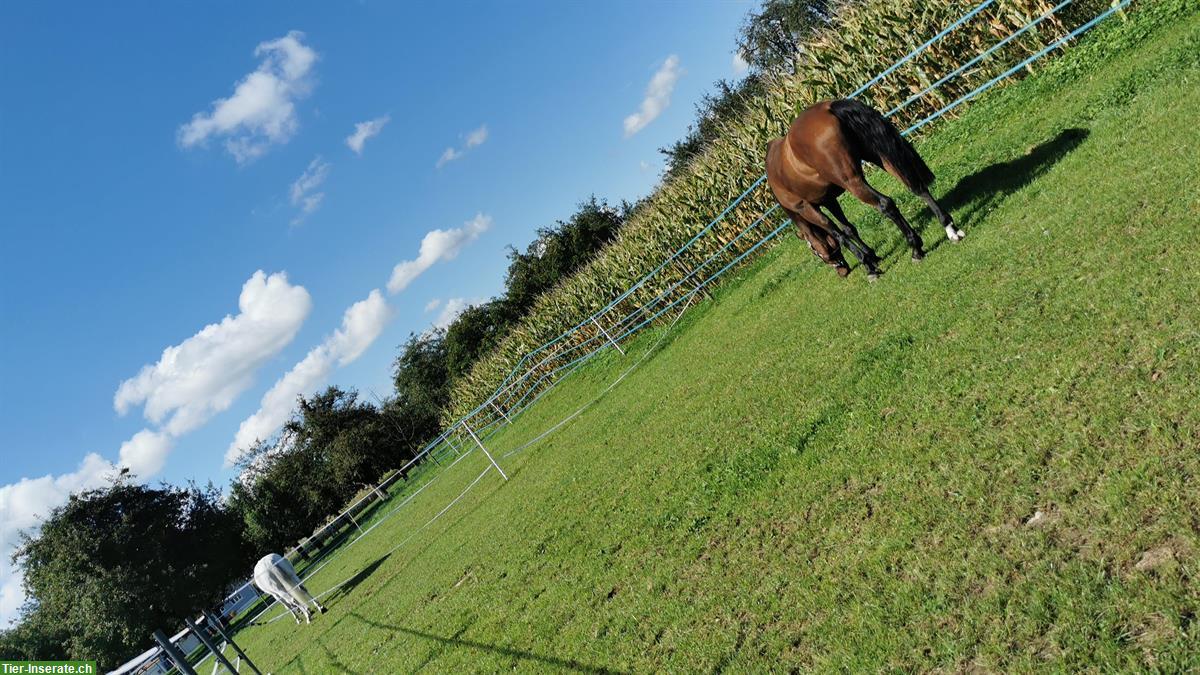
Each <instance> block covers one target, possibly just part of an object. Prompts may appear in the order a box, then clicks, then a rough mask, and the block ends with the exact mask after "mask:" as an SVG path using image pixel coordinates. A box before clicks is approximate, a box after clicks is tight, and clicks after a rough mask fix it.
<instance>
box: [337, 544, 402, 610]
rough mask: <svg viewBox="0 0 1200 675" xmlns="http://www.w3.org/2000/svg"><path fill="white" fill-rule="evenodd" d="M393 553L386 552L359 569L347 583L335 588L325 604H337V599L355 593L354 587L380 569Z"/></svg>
mask: <svg viewBox="0 0 1200 675" xmlns="http://www.w3.org/2000/svg"><path fill="white" fill-rule="evenodd" d="M391 555H392V554H391V553H388V554H385V555H383V556H381V557H380V558H378V559H376V560H375V561H374V562H372V563H371V564H370V565H367V566H366V567H364V568H362V569H361V570H359V572H358V574H355V575H354V576H352V577H350V578H349V579H348V580H346V583H344V584H342V585H341V586H338V587H337V590H335V591H334V592H333V593H331V594H330V595H329V597H328V598H326V600H325V604H327V605H330V604H337V601H338V600H339V599H341V598H342V597H343V596H346V595H350V594H351V593H353V592H354V589H355V588H356V587H357V586H358V585H359V584H361V583H362V582H364V581H366V580H367V577H369V576H371V575H372V574H374V573H375V570H377V569H379V566H380V565H382V564H383V563H384V561H386V560H387V559H388V557H389V556H391Z"/></svg>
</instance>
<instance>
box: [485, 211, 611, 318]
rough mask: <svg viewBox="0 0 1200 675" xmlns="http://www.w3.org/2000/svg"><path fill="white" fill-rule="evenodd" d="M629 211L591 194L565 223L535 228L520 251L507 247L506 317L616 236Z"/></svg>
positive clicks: (513, 315) (527, 305) (519, 313)
mask: <svg viewBox="0 0 1200 675" xmlns="http://www.w3.org/2000/svg"><path fill="white" fill-rule="evenodd" d="M629 211H630V206H629V204H626V203H622V204H621V205H620V207H619V208H614V207H612V206H609V205H608V202H606V201H603V200H600V201H597V200H596V197H595V195H593V196H591V197H590V198H588V199H587V200H585V201H582V202H580V203H579V206H578V208H577V210H576V211H575V213H574V214H573V215H572V216H571V218H570V219H569V220H567V221H566V222H563V221H558V223H556V226H555V227H552V228H542V229H539V230H538V236H537V239H534V240H533V242H532V243H531V244H529V246H528V247H527V248H526V249H525V252H524V253H522V252H520V251H518V250H517V249H516V248H513V247H511V246H510V247H509V253H508V260H509V262H508V275H507V277H506V279H505V283H504V286H505V293H504V303H505V305H506V307H505V309H507V311H508V314H509V316H510V318H512V319H514V320H515V319H517V318H520V316H522V315H524V314H525V312H527V311H528V310H529V308H530V307H532V306H533V303H534V301H535V300H536V299H537V297H538V296H539V295H541V294H542V293H545V292H546V291H548V290H550V289H551V288H553V287H554V286H555V285H556V284H558V283H559V282H560V281H562V280H563V279H564V278H566V277H568V276H570V275H571V273H572V272H574V271H575V270H577V269H579V268H580V267H582V266H583V265H584V264H585V263H586V262H587V261H589V260H591V259H592V257H593V256H595V255H596V252H597V251H599V250H600V249H601V248H602V247H603V246H604V245H605V244H607V243H608V242H609V241H612V238H613V237H615V236H616V234H617V230H619V229H620V228H621V225H622V224H624V222H625V220H626V218H628V216H629Z"/></svg>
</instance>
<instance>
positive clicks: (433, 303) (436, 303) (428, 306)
mask: <svg viewBox="0 0 1200 675" xmlns="http://www.w3.org/2000/svg"><path fill="white" fill-rule="evenodd" d="M441 304H442V299H441V298H434V299H432V300H430V301H429V302H427V303H425V313H426V314H428V313H430V312H432V311H433V310H435V309H437V308H438V307H440V306H441Z"/></svg>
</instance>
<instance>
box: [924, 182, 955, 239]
mask: <svg viewBox="0 0 1200 675" xmlns="http://www.w3.org/2000/svg"><path fill="white" fill-rule="evenodd" d="M917 196H918V197H920V198H921V199H922V200H924V201H925V203H926V204H928V205H929V210H930V211H933V215H934V216H936V217H937V219H938V222H939V223H941V224H942V227H943V228H945V230H946V238H947V239H949V240H950V241H962V238H963V237H965V236H967V235H966V233H964V232H963V231H962V230H960V229H958V226H957V225H955V224H954V219H953V218H951V217H950V214H949V213H946V212H945V211H943V210H942V205H941V204H938V203H937V200H935V199H934V198H933V195H931V194H929V190H921V191H920V192H918V193H917Z"/></svg>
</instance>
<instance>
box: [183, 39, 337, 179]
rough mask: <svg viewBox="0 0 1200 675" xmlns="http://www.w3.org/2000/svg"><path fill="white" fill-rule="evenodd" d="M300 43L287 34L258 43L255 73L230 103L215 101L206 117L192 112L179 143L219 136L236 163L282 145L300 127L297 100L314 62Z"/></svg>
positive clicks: (196, 142)
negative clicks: (275, 145) (260, 60)
mask: <svg viewBox="0 0 1200 675" xmlns="http://www.w3.org/2000/svg"><path fill="white" fill-rule="evenodd" d="M303 39H304V33H301V32H300V31H291V32H289V33H288V34H287V35H285V36H284V37H281V38H278V39H276V40H270V41H267V42H263V43H261V44H259V45H258V47H257V48H255V50H254V55H255V56H258V57H262V62H261V63H260V64H259V65H258V69H257V70H255V71H254V72H252V73H250V74H249V75H246V76H245V77H244V78H242V80H241V81H240V82H238V83H237V85H236V86H235V87H234V91H233V94H232V95H231V96H230V97H229V98H219V99H217V100H215V101H213V103H212V110H211V111H210V112H207V113H203V112H199V113H196V114H195V115H193V116H192V120H191V121H190V122H188V123H187V124H184V125H182V126H180V127H179V133H178V140H179V144H180V145H182V146H183V147H185V148H191V147H194V146H196V145H202V144H204V143H205V142H207V141H208V139H210V138H214V137H221V138H224V139H225V149H226V150H227V151H228V152H229V154H231V155H233V158H234V159H235V160H237V161H238V163H239V164H240V163H245V162H248V161H251V160H253V159H255V158H257V157H259V156H261V155H262V154H263V153H264V152H266V151H267V149H268V148H269V147H270V146H271V145H272V144H282V143H286V142H287V141H288V140H289V139H290V138H291V137H292V135H293V134H295V133H296V129H297V128H298V127H299V122H298V121H297V120H296V101H297V100H298V99H301V98H303V97H305V96H307V95H308V93H309V92H310V91H311V89H312V85H311V82H310V80H311V78H310V73H311V71H312V67H313V64H314V63H316V60H317V53H316V52H315V51H313V50H312V49H311V48H310V47H307V46H306V45H304V43H303V42H302V40H303Z"/></svg>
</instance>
